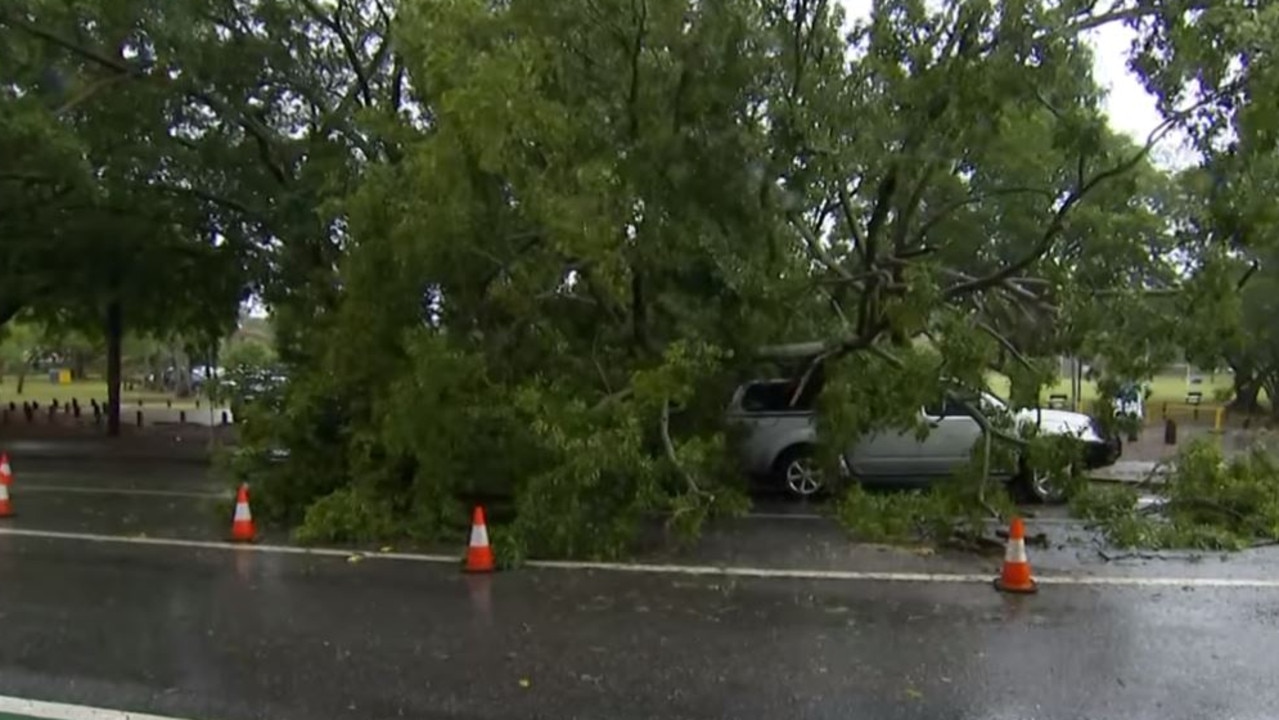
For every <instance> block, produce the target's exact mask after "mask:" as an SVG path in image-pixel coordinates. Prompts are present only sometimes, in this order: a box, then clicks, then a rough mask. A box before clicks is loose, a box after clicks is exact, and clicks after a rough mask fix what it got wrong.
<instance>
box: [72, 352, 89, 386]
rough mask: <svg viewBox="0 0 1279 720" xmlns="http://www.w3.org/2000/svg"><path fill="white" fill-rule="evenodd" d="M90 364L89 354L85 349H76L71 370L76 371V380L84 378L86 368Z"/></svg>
mask: <svg viewBox="0 0 1279 720" xmlns="http://www.w3.org/2000/svg"><path fill="white" fill-rule="evenodd" d="M88 364H89V354H88V353H86V352H85V351H83V350H76V351H75V353H74V354H73V355H72V362H71V372H72V373H74V376H73V377H74V378H75V379H76V380H83V379H84V374H85V373H84V369H85V367H86V366H87V365H88Z"/></svg>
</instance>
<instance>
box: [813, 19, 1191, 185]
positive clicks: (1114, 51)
mask: <svg viewBox="0 0 1279 720" xmlns="http://www.w3.org/2000/svg"><path fill="white" fill-rule="evenodd" d="M838 1H839V2H841V3H842V4H843V5H844V7H845V8H847V12H848V19H849V20H852V19H854V18H859V17H865V16H866V15H868V14H869V13H870V8H871V0H838ZM1087 37H1088V38H1089V40H1090V41H1091V42H1092V45H1093V48H1094V49H1095V51H1096V64H1095V66H1094V72H1095V78H1096V80H1097V82H1098V83H1099V84H1100V85H1101V86H1102V87H1103V88H1105V89H1106V90H1107V96H1106V110H1107V114H1109V116H1110V125H1111V127H1112V128H1114V129H1115V130H1117V131H1119V132H1123V133H1126V134H1128V135H1131V136H1132V137H1133V138H1134V139H1135V140H1136V141H1137V142H1138V143H1141V144H1144V143H1145V142H1146V138H1147V137H1148V136H1149V135H1150V133H1151V131H1152V130H1154V129H1155V128H1156V127H1158V126H1159V123H1160V122H1162V120H1163V118H1162V117H1161V116H1160V114H1159V110H1158V109H1157V108H1156V107H1155V99H1154V98H1153V97H1151V95H1150V94H1149V93H1147V92H1146V89H1145V88H1144V87H1143V86H1142V84H1141V81H1140V80H1139V79H1138V78H1137V77H1136V76H1135V75H1134V74H1133V73H1132V72H1131V71H1129V70H1128V60H1127V55H1128V47H1129V45H1130V44H1131V43H1132V40H1133V32H1132V30H1130V29H1129V28H1127V27H1124V26H1123V25H1122V24H1121V23H1111V24H1110V25H1106V26H1103V27H1101V28H1099V29H1097V30H1095V31H1092V32H1090V33H1089V34H1088V36H1087ZM1152 159H1153V160H1154V161H1155V162H1156V163H1157V164H1159V165H1163V166H1165V167H1169V166H1179V167H1180V166H1185V165H1188V164H1190V163H1191V162H1193V156H1192V155H1191V154H1190V153H1189V152H1188V151H1187V150H1186V149H1184V147H1183V144H1182V140H1181V139H1180V138H1179V137H1177V136H1176V134H1175V133H1174V134H1171V136H1170V137H1169V138H1167V139H1165V140H1164V141H1163V142H1161V143H1160V144H1159V145H1158V146H1156V148H1155V152H1154V153H1153V154H1152Z"/></svg>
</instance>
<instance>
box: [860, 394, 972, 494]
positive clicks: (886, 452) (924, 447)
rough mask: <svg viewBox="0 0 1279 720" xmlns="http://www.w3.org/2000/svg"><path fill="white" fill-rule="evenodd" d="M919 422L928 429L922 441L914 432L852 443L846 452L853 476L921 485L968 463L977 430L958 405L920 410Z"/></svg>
mask: <svg viewBox="0 0 1279 720" xmlns="http://www.w3.org/2000/svg"><path fill="white" fill-rule="evenodd" d="M920 419H921V421H922V422H923V423H924V424H925V425H926V426H927V429H928V433H927V435H926V436H925V437H922V438H921V437H920V435H919V433H918V432H917V431H916V430H915V429H914V428H908V429H906V430H881V431H879V432H876V433H873V434H871V435H868V436H866V437H865V438H863V439H861V440H860V441H858V442H857V443H855V444H854V446H853V447H852V449H851V450H850V451H849V465H850V466H851V468H852V470H853V472H854V474H856V475H858V476H859V477H861V478H863V479H867V480H871V481H872V482H873V481H886V482H891V483H892V484H894V485H899V484H920V485H923V484H927V483H928V481H929V480H930V479H931V478H935V477H937V476H942V475H949V474H951V473H952V472H954V471H955V469H956V468H958V467H959V466H961V465H963V464H964V463H965V462H967V461H968V458H969V456H970V453H971V452H972V447H973V444H974V443H976V441H977V440H978V439H979V438H980V437H981V426H980V425H978V424H977V421H976V420H974V419H973V418H972V416H971V415H969V414H968V413H967V411H966V410H965V409H964V408H963V406H962V405H959V404H958V403H946V404H942V403H937V404H936V405H933V406H931V407H924V408H921V409H920Z"/></svg>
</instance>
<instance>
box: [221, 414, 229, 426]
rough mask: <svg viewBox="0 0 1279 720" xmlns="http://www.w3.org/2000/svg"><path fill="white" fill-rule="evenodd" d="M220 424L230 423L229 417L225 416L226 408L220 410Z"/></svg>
mask: <svg viewBox="0 0 1279 720" xmlns="http://www.w3.org/2000/svg"><path fill="white" fill-rule="evenodd" d="M222 424H223V425H230V424H231V419H230V418H228V417H227V414H226V410H223V411H222Z"/></svg>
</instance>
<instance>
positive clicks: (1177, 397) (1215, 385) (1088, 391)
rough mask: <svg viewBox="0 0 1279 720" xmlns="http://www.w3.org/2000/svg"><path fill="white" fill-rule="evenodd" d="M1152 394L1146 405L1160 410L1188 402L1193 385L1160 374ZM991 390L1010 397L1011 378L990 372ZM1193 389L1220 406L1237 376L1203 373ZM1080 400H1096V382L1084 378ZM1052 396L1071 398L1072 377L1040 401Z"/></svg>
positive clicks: (1151, 383) (1182, 378) (1060, 381)
mask: <svg viewBox="0 0 1279 720" xmlns="http://www.w3.org/2000/svg"><path fill="white" fill-rule="evenodd" d="M1148 384H1149V386H1150V397H1149V398H1148V399H1147V400H1146V406H1147V407H1149V408H1155V409H1157V408H1158V407H1159V406H1161V405H1163V403H1168V404H1169V405H1170V406H1171V405H1177V406H1181V405H1185V404H1186V394H1187V393H1188V392H1190V391H1191V389H1192V388H1191V386H1190V385H1188V384H1187V383H1186V376H1185V375H1181V374H1177V375H1157V376H1155V377H1154V378H1153V379H1151V380H1150V381H1149V383H1148ZM990 389H991V390H993V391H994V392H995V394H997V395H1002V396H1005V397H1007V395H1008V379H1007V378H1006V377H1004V376H1002V375H998V374H994V373H992V374H991V377H990ZM1193 389H1194V390H1196V391H1198V392H1201V393H1203V405H1205V406H1209V405H1211V406H1216V405H1221V404H1223V403H1224V402H1226V401H1227V400H1229V399H1230V396H1231V393H1232V392H1233V390H1234V378H1233V377H1232V376H1231V375H1230V374H1229V373H1218V374H1217V375H1216V376H1215V377H1214V376H1212V375H1204V376H1203V382H1202V383H1200V384H1198V385H1195V386H1193ZM1080 390H1081V392H1080V395H1081V396H1082V397H1081V398H1080V399H1081V400H1082V401H1083V402H1084V404H1085V405H1087V404H1090V403H1093V402H1095V401H1096V400H1097V396H1098V393H1097V384H1096V383H1094V382H1090V381H1088V380H1084V381H1083V385H1082V387H1081V388H1080ZM1050 395H1065V396H1066V397H1067V398H1069V397H1070V378H1066V377H1063V378H1059V379H1058V380H1057V383H1056V384H1055V385H1051V386H1049V387H1047V388H1045V389H1044V391H1043V393H1042V395H1041V396H1040V400H1041V402H1043V403H1045V404H1046V403H1047V402H1048V397H1049V396H1050Z"/></svg>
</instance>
